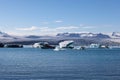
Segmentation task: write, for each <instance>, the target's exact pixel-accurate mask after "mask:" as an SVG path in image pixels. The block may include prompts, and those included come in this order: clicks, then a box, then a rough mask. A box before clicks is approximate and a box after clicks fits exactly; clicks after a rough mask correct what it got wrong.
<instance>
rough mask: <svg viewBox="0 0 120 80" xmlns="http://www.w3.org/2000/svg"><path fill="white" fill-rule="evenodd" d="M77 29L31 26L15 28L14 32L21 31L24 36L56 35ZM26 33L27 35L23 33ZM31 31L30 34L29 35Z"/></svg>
mask: <svg viewBox="0 0 120 80" xmlns="http://www.w3.org/2000/svg"><path fill="white" fill-rule="evenodd" d="M78 29H79V27H77V26H65V27H54V28H53V27H37V26H32V27H28V28H17V29H16V30H18V31H20V32H21V31H22V33H25V34H28V33H30V34H34V33H35V34H43V35H46V34H48V35H49V34H57V33H60V32H73V31H76V30H78ZM25 31H27V33H26V32H25ZM31 31H32V33H31Z"/></svg>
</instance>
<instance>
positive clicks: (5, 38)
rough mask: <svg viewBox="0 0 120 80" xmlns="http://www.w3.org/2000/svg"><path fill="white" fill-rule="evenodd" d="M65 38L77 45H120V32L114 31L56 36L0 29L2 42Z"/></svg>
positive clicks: (18, 42) (52, 41) (58, 39)
mask: <svg viewBox="0 0 120 80" xmlns="http://www.w3.org/2000/svg"><path fill="white" fill-rule="evenodd" d="M116 37H117V38H116ZM63 40H74V41H75V45H89V44H91V43H99V44H107V45H120V33H119V32H113V33H112V34H111V35H107V34H103V33H97V34H95V33H58V34H57V35H56V36H39V35H28V36H17V35H16V36H13V35H9V34H7V33H5V32H1V31H0V42H1V43H15V44H34V43H35V42H40V41H47V42H49V43H50V44H58V43H59V42H60V41H63Z"/></svg>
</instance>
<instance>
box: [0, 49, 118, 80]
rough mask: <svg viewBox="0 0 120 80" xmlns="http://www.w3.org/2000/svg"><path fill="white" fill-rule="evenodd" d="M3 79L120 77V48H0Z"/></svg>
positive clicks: (97, 79) (102, 79) (94, 79)
mask: <svg viewBox="0 0 120 80" xmlns="http://www.w3.org/2000/svg"><path fill="white" fill-rule="evenodd" d="M0 80H120V48H114V49H86V50H63V51H54V50H53V49H39V48H0Z"/></svg>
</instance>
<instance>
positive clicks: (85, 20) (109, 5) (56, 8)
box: [0, 0, 120, 35]
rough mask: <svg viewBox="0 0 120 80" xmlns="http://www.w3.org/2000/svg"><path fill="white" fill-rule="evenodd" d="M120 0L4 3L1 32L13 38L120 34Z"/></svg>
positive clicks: (7, 0)
mask: <svg viewBox="0 0 120 80" xmlns="http://www.w3.org/2000/svg"><path fill="white" fill-rule="evenodd" d="M119 28H120V0H0V31H2V32H6V33H9V34H12V35H55V34H57V33H63V32H73V33H74V32H93V33H100V32H102V33H110V32H120V30H119Z"/></svg>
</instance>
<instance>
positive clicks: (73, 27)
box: [56, 26, 79, 30]
mask: <svg viewBox="0 0 120 80" xmlns="http://www.w3.org/2000/svg"><path fill="white" fill-rule="evenodd" d="M72 29H79V27H77V26H67V27H58V28H56V30H72Z"/></svg>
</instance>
